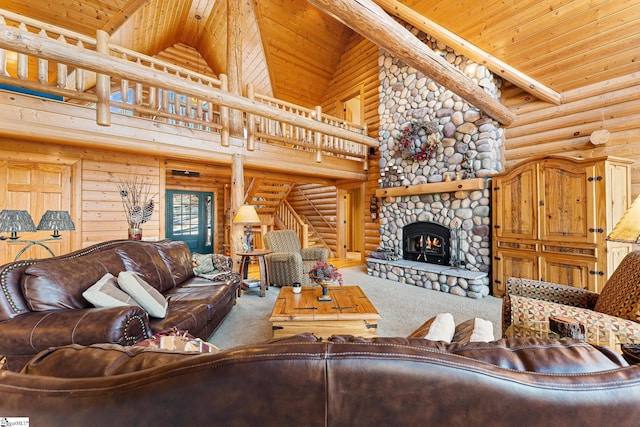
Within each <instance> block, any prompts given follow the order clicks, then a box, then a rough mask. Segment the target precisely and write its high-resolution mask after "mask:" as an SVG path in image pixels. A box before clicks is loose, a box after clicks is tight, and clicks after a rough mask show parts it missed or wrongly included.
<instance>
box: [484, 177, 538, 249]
mask: <svg viewBox="0 0 640 427" xmlns="http://www.w3.org/2000/svg"><path fill="white" fill-rule="evenodd" d="M537 187H538V173H537V165H527V166H525V167H523V168H519V169H518V170H517V171H515V172H514V173H513V174H509V175H506V176H504V177H500V178H498V179H496V181H495V182H494V190H495V191H494V192H493V196H494V208H493V212H494V228H495V235H496V236H497V237H515V238H521V239H536V238H537V237H538V223H537V218H538V198H537V191H536V189H537Z"/></svg>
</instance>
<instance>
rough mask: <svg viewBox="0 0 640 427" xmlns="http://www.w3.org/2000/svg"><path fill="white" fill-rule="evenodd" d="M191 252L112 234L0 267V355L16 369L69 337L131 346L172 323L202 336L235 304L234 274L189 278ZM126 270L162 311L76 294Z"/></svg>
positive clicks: (179, 246) (80, 341) (77, 341)
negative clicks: (101, 304)
mask: <svg viewBox="0 0 640 427" xmlns="http://www.w3.org/2000/svg"><path fill="white" fill-rule="evenodd" d="M191 257H192V254H191V252H190V250H189V248H188V246H187V245H186V244H185V243H184V242H180V241H171V240H163V241H160V242H141V241H133V240H114V241H108V242H104V243H100V244H97V245H94V246H91V247H88V248H86V249H82V250H79V251H76V252H72V253H69V254H66V255H63V256H59V257H54V258H47V259H41V260H25V261H16V262H12V263H9V264H5V265H3V266H0V355H4V356H6V358H7V361H8V365H9V369H10V370H13V371H18V370H20V369H21V368H22V366H24V364H25V363H26V362H27V361H28V360H29V359H31V358H32V357H33V356H34V355H35V354H37V353H38V352H39V351H41V350H44V349H47V348H49V347H58V346H63V345H67V344H82V345H89V344H94V343H116V344H121V345H131V344H135V343H136V342H139V341H141V340H144V339H146V338H148V337H149V336H150V335H152V334H153V333H155V332H157V331H161V330H165V329H170V328H174V327H175V328H178V329H181V330H187V331H188V332H189V333H190V334H192V335H194V336H196V337H199V338H202V339H204V340H206V339H207V338H208V337H209V336H210V335H211V333H212V332H213V331H214V330H215V328H216V327H217V326H218V325H219V324H220V322H222V320H223V319H224V317H225V316H226V314H227V313H228V312H229V311H230V310H231V308H232V307H233V305H234V304H235V301H236V293H237V289H238V286H239V284H240V276H239V275H238V274H237V273H233V272H230V273H228V274H225V275H224V276H221V277H220V278H216V282H212V281H209V280H207V279H204V278H201V277H194V274H193V270H192V264H191ZM227 258H228V257H227ZM232 266H233V264H232V261H231V259H230V258H229V259H228V270H229V271H231V268H232ZM125 270H129V271H134V272H136V273H138V274H139V275H140V276H141V277H142V278H143V279H144V280H145V281H146V282H147V283H149V284H150V285H151V286H153V287H154V288H156V289H157V290H158V291H160V292H161V293H162V294H163V296H165V298H166V299H167V301H168V307H167V314H166V317H164V318H151V319H150V318H149V316H148V315H147V313H146V312H145V310H144V309H142V308H141V307H138V306H125V307H115V308H95V307H93V306H92V305H91V304H90V303H89V302H88V301H87V300H86V299H85V298H84V297H83V296H82V293H83V292H84V291H85V290H86V289H87V288H89V287H90V286H91V285H93V284H94V283H96V282H97V281H98V280H99V279H100V278H101V277H102V276H104V274H105V273H111V274H113V275H114V276H117V275H118V273H119V272H121V271H125ZM0 415H2V414H0Z"/></svg>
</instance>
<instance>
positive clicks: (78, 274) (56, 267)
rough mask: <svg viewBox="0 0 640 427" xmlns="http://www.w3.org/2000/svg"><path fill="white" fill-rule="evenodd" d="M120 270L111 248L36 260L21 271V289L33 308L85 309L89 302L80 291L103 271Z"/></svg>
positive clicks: (121, 265)
mask: <svg viewBox="0 0 640 427" xmlns="http://www.w3.org/2000/svg"><path fill="white" fill-rule="evenodd" d="M123 269H124V265H123V264H122V260H121V259H120V257H119V256H118V255H117V254H116V253H115V252H114V251H100V252H94V253H90V254H87V255H82V256H78V257H74V258H67V259H54V260H51V261H44V262H39V263H37V264H34V265H31V266H29V267H28V268H27V269H26V270H25V272H24V276H23V279H22V292H23V294H24V297H25V299H26V300H27V303H28V304H29V307H30V308H31V310H33V311H44V310H59V309H75V308H88V307H92V305H91V304H90V303H89V302H88V301H87V300H86V299H85V298H84V297H83V296H82V293H83V292H84V291H86V290H87V289H88V288H89V287H91V286H92V285H93V284H94V283H96V282H97V281H98V280H100V278H102V277H103V276H104V275H105V274H107V273H111V274H118V272H120V271H122V270H123Z"/></svg>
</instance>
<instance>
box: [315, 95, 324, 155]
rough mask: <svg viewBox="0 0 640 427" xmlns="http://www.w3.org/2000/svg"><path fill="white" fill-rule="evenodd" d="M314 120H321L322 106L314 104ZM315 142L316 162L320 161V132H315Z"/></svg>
mask: <svg viewBox="0 0 640 427" xmlns="http://www.w3.org/2000/svg"><path fill="white" fill-rule="evenodd" d="M316 120H317V121H320V122H321V121H322V107H321V106H319V105H317V106H316ZM314 136H315V143H316V162H318V163H322V134H321V133H320V132H318V131H316V132H315V134H314Z"/></svg>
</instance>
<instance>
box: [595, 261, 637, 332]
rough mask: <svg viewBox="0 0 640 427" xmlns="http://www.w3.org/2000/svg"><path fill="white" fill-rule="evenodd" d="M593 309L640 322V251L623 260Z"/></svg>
mask: <svg viewBox="0 0 640 427" xmlns="http://www.w3.org/2000/svg"><path fill="white" fill-rule="evenodd" d="M593 310H594V311H597V312H600V313H604V314H608V315H610V316H615V317H620V318H622V319H627V320H633V321H634V322H640V252H631V253H630V254H628V255H627V256H626V257H625V258H624V259H623V260H622V262H621V263H620V265H619V266H618V268H617V269H616V271H614V272H613V274H612V275H611V277H610V278H609V280H608V281H607V283H606V284H605V285H604V288H603V289H602V292H601V293H600V296H599V297H598V301H597V302H596V305H595V307H594V308H593Z"/></svg>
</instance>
